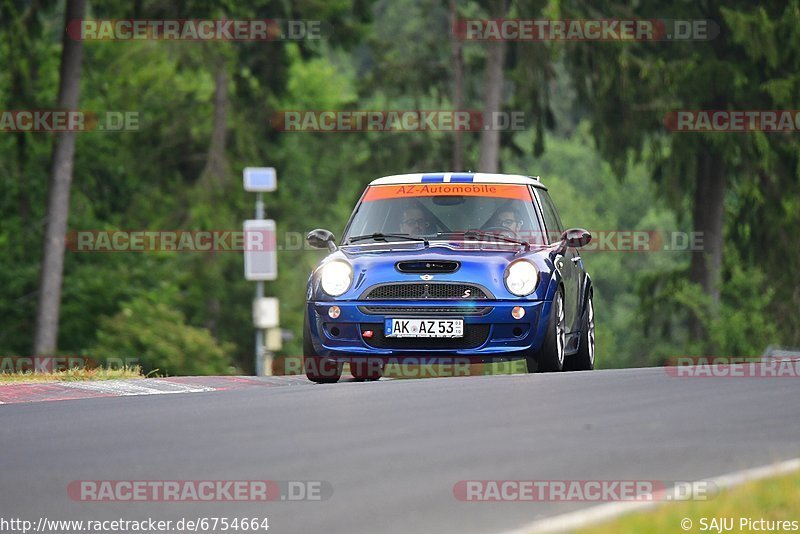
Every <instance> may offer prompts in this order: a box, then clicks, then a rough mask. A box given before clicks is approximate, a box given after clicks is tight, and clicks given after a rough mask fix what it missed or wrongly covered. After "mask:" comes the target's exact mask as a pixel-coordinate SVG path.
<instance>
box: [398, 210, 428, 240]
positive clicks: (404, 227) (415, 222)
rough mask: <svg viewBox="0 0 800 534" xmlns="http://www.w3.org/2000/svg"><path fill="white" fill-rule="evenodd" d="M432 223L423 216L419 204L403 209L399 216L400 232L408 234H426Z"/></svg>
mask: <svg viewBox="0 0 800 534" xmlns="http://www.w3.org/2000/svg"><path fill="white" fill-rule="evenodd" d="M432 227H433V224H432V223H431V221H430V219H429V218H428V217H426V216H425V212H424V211H423V210H422V208H420V207H419V206H411V207H410V208H406V209H405V210H404V211H403V215H402V216H401V217H400V233H401V234H409V235H422V234H428V233H430V231H431V228H432Z"/></svg>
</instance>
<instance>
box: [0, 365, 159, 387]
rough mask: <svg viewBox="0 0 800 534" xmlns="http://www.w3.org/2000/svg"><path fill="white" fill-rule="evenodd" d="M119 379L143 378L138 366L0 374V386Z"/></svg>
mask: <svg viewBox="0 0 800 534" xmlns="http://www.w3.org/2000/svg"><path fill="white" fill-rule="evenodd" d="M119 378H144V377H143V376H142V370H141V369H140V368H139V366H135V367H122V368H119V369H103V368H97V369H85V368H79V367H76V368H70V369H64V370H62V371H53V372H51V373H40V372H33V371H21V372H14V373H0V385H4V384H18V383H24V382H71V381H77V380H115V379H119Z"/></svg>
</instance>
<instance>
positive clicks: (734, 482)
mask: <svg viewBox="0 0 800 534" xmlns="http://www.w3.org/2000/svg"><path fill="white" fill-rule="evenodd" d="M798 469H800V458H793V459H791V460H786V461H784V462H780V463H778V464H774V465H765V466H763V467H754V468H752V469H745V470H742V471H734V472H733V473H728V474H727V475H721V476H718V477H714V478H710V479H707V480H705V481H700V482H708V483H710V484H713V485H716V487H717V488H719V489H724V488H732V487H734V486H738V485H740V484H743V483H745V482H752V481H754V480H761V479H763V478H768V477H772V476H777V475H782V474H785V473H790V472H792V471H797V470H798ZM667 502H668V501H625V502H610V503H605V504H600V505H597V506H592V507H590V508H585V509H583V510H578V511H575V512H569V513H566V514H561V515H557V516H554V517H548V518H545V519H539V520H537V521H533V522H531V523H528V524H527V525H524V526H522V527H520V528H518V529H515V530H509V531H507V532H505V533H504V534H541V533H545V532H548V533H550V532H565V531H568V530H574V529H576V528H581V527H588V526H593V525H596V524H598V523H601V522H603V521H608V520H610V519H614V518H616V517H618V516H621V515H624V514H628V513H630V512H638V511H642V510H646V509H648V508H653V507H655V506H658V505H661V504H667Z"/></svg>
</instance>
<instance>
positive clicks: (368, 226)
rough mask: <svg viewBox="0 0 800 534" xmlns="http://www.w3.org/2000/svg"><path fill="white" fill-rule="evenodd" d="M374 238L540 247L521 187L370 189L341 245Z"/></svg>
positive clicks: (528, 197)
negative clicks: (498, 241)
mask: <svg viewBox="0 0 800 534" xmlns="http://www.w3.org/2000/svg"><path fill="white" fill-rule="evenodd" d="M373 234H377V235H378V236H380V237H379V238H378V239H379V240H381V241H384V240H386V241H399V240H400V239H399V238H392V234H395V235H399V234H403V235H408V236H420V237H424V238H427V239H431V240H433V239H443V240H448V241H453V240H483V239H486V240H492V239H493V236H503V237H505V238H512V239H516V240H520V241H524V242H530V243H537V244H539V243H542V239H541V236H542V232H541V229H540V227H539V223H538V219H537V218H536V216H535V214H534V211H533V205H532V200H531V194H530V190H529V189H528V187H527V186H526V185H520V184H449V183H444V184H404V185H380V186H370V188H369V189H368V190H367V191H366V193H365V194H364V197H363V199H362V202H361V204H360V206H359V207H358V210H357V211H356V213H355V215H354V216H353V219H352V221H351V223H350V226H349V227H348V231H347V234H346V235H345V236H344V243H349V242H350V240H351V239H352V240H353V242H356V241H366V242H368V241H369V237H368V236H371V235H373ZM356 238H358V239H356Z"/></svg>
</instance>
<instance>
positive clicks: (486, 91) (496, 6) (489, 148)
mask: <svg viewBox="0 0 800 534" xmlns="http://www.w3.org/2000/svg"><path fill="white" fill-rule="evenodd" d="M507 12H508V6H507V3H506V0H494V2H492V7H491V16H492V18H494V19H502V18H505V16H506V13H507ZM488 48H489V53H488V55H487V57H486V69H485V71H484V81H483V116H484V121H486V120H489V121H492V122H493V120H492V117H493V116H494V115H495V114H496V113H499V112H500V110H501V108H502V106H503V82H504V80H505V60H506V42H505V41H504V40H497V41H492V42H490V43H489V45H488ZM480 147H481V148H480V160H479V162H478V170H479V171H480V172H498V169H499V167H500V131H499V130H496V129H494V128H493V127H492V128H484V129H483V130H481V145H480Z"/></svg>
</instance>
